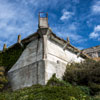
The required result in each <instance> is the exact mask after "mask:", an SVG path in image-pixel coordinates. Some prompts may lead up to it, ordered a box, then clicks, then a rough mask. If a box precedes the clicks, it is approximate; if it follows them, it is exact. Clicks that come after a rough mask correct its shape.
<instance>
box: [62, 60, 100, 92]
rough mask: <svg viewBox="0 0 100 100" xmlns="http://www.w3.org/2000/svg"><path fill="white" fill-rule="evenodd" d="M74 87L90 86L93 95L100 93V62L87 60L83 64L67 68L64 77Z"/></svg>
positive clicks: (72, 64)
mask: <svg viewBox="0 0 100 100" xmlns="http://www.w3.org/2000/svg"><path fill="white" fill-rule="evenodd" d="M63 79H64V81H68V82H70V83H72V84H74V85H85V86H89V88H90V89H91V93H92V94H94V93H96V92H99V91H100V62H96V61H93V60H85V61H83V62H81V63H71V64H69V65H68V66H67V68H66V72H65V74H64V77H63Z"/></svg>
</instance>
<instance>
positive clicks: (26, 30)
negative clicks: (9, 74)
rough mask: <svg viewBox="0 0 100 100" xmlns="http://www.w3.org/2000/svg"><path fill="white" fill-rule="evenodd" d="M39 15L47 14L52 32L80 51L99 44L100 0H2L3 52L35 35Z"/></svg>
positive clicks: (0, 44) (0, 36)
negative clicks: (4, 46) (20, 40)
mask: <svg viewBox="0 0 100 100" xmlns="http://www.w3.org/2000/svg"><path fill="white" fill-rule="evenodd" d="M39 12H48V17H49V26H50V27H51V28H52V31H53V32H54V33H55V34H56V35H58V36H59V37H61V38H63V39H65V40H66V38H67V37H69V38H70V41H71V43H72V45H74V46H76V47H78V48H79V49H83V48H89V47H92V46H96V45H100V0H0V49H2V47H3V44H4V43H6V44H7V46H8V47H9V46H10V45H12V44H14V43H16V41H17V36H18V34H21V36H22V39H23V38H25V37H27V36H28V35H30V34H32V33H34V32H36V31H37V28H38V13H39Z"/></svg>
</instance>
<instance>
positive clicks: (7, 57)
mask: <svg viewBox="0 0 100 100" xmlns="http://www.w3.org/2000/svg"><path fill="white" fill-rule="evenodd" d="M24 48H25V47H21V45H20V44H19V43H17V44H16V45H15V46H13V47H12V48H9V49H7V50H5V51H4V52H1V53H0V66H4V67H5V70H6V72H7V71H8V70H9V69H10V68H11V67H12V66H13V65H14V64H15V62H16V61H17V60H18V58H19V57H20V55H21V53H22V52H23V50H24Z"/></svg>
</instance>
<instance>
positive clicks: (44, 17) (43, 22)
mask: <svg viewBox="0 0 100 100" xmlns="http://www.w3.org/2000/svg"><path fill="white" fill-rule="evenodd" d="M38 27H39V28H48V27H49V25H48V13H44V12H40V13H39V24H38Z"/></svg>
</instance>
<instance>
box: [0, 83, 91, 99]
mask: <svg viewBox="0 0 100 100" xmlns="http://www.w3.org/2000/svg"><path fill="white" fill-rule="evenodd" d="M0 100H92V99H91V98H90V97H88V96H87V95H86V94H85V93H84V92H82V91H81V89H80V88H78V87H75V86H72V87H68V86H67V87H65V86H40V85H39V86H38V85H36V86H32V87H29V88H24V89H21V90H17V91H15V92H2V93H0Z"/></svg>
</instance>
